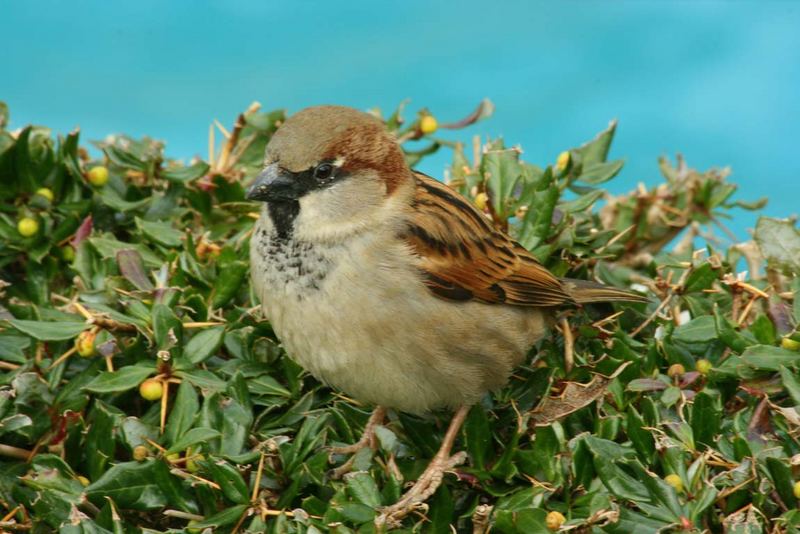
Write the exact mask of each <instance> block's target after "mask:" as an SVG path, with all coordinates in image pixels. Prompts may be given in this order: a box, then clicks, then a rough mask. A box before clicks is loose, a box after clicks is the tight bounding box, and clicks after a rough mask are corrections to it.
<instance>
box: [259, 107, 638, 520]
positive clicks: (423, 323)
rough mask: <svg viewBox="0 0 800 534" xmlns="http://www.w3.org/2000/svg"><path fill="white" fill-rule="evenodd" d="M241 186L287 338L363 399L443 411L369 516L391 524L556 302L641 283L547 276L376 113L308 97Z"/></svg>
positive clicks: (624, 296) (273, 317)
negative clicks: (410, 481)
mask: <svg viewBox="0 0 800 534" xmlns="http://www.w3.org/2000/svg"><path fill="white" fill-rule="evenodd" d="M247 198H248V199H251V200H258V201H262V202H264V204H263V206H262V208H261V216H260V218H259V220H258V222H257V224H256V226H255V228H254V232H253V236H252V240H251V245H250V259H251V266H252V280H253V285H254V287H255V290H256V294H257V295H259V297H260V298H261V302H262V306H263V309H264V313H265V315H266V316H267V318H268V319H269V320H270V322H271V324H272V326H273V328H274V330H275V333H276V334H277V335H278V337H279V338H280V340H281V342H282V343H283V345H284V347H285V349H286V352H287V353H288V354H289V356H291V357H292V358H293V359H295V360H296V361H297V362H298V363H299V364H300V365H302V366H303V367H304V368H305V369H306V370H307V371H308V372H309V373H311V374H312V375H313V376H315V377H316V378H318V379H319V380H321V381H322V382H324V383H326V384H328V385H330V386H331V387H333V388H335V389H338V390H341V391H343V392H345V393H346V394H348V395H350V396H352V397H353V398H355V399H358V400H360V401H363V402H365V403H370V404H373V405H375V406H377V407H378V408H376V410H375V412H374V413H373V416H372V417H371V418H370V422H369V423H368V425H367V428H366V429H365V437H364V438H362V439H361V440H360V441H359V442H358V443H357V444H356V445H354V446H353V447H349V448H344V449H342V451H343V452H352V451H354V450H356V449H357V448H358V447H362V446H365V445H367V444H368V443H369V442H370V439H371V438H370V436H369V433H370V432H371V431H372V429H373V428H374V426H375V425H377V424H380V423H381V421H382V420H383V417H384V415H385V409H386V408H391V409H395V410H401V411H405V412H411V413H425V412H429V411H431V410H436V409H440V408H445V409H453V410H455V411H456V413H455V416H454V418H453V420H452V422H451V424H450V427H449V428H448V430H447V433H446V435H445V439H444V442H443V443H442V447H441V449H440V450H439V452H438V453H437V454H436V456H435V457H434V459H433V460H432V461H431V464H430V465H429V467H428V468H427V469H426V470H425V472H424V473H423V474H422V476H421V477H420V478H419V479H418V480H417V482H416V484H415V485H414V486H413V487H412V488H411V489H410V490H409V491H408V492H407V493H406V494H405V495H404V496H403V497H402V498H401V499H400V501H398V502H397V503H395V504H394V505H392V506H389V507H388V508H385V509H384V510H383V511H382V514H381V515H380V516H379V518H378V522H379V523H381V522H383V523H396V522H397V521H398V520H399V519H401V518H402V517H404V516H405V515H406V514H407V513H409V511H411V510H413V509H414V508H415V507H417V506H419V504H420V503H421V502H423V501H424V500H425V499H426V498H427V497H428V496H430V495H431V494H433V492H434V491H435V490H436V488H437V487H438V486H439V484H440V483H441V480H442V476H443V473H444V471H445V470H447V469H450V468H452V467H453V466H454V465H457V464H458V463H461V462H463V461H464V459H465V455H464V454H463V453H460V454H456V455H454V456H451V454H450V451H451V449H452V446H453V442H454V440H455V438H456V435H457V433H458V431H459V428H460V426H461V424H462V422H463V421H464V418H465V417H466V414H467V412H468V410H469V407H470V406H471V405H472V404H474V403H475V402H477V401H478V400H479V399H480V398H481V396H482V395H484V394H485V393H486V392H487V391H490V390H493V389H496V388H500V387H501V386H503V385H504V384H505V383H506V381H507V380H508V377H509V375H510V374H511V371H512V370H513V369H514V367H515V366H517V365H518V364H520V363H522V361H523V360H524V358H525V356H526V354H527V353H528V351H529V349H530V348H531V346H532V345H533V344H534V343H535V342H536V341H537V340H539V339H540V338H541V337H542V336H543V335H544V333H545V331H546V329H547V327H548V325H549V323H550V322H551V319H552V317H553V314H554V311H555V310H556V309H557V307H559V306H563V305H570V304H576V303H579V304H580V303H587V302H595V301H610V300H643V299H642V297H640V296H639V295H635V294H633V293H630V292H627V291H623V290H619V289H615V288H611V287H606V286H603V285H601V284H596V283H593V282H586V281H577V280H568V279H559V278H557V277H556V276H554V275H553V274H551V273H550V272H549V271H548V270H547V269H546V268H545V267H543V266H542V265H541V264H540V263H539V262H538V261H537V260H536V259H535V258H534V257H533V256H532V255H531V254H530V253H529V252H528V251H527V250H526V249H525V248H523V247H522V246H521V245H519V244H518V243H516V242H514V240H512V239H511V238H510V237H509V236H508V235H506V234H504V233H502V232H500V231H498V230H497V229H495V228H494V227H493V226H492V225H491V223H490V222H489V221H488V220H487V219H486V217H485V216H484V215H483V214H482V213H480V212H479V211H478V210H477V209H476V208H474V207H473V206H472V204H471V203H470V202H469V201H468V200H466V199H465V198H464V197H462V196H461V195H460V194H458V193H457V192H455V191H453V190H452V189H450V188H449V187H447V186H446V185H444V184H442V183H440V182H438V181H436V180H434V179H432V178H430V177H428V176H425V175H424V174H421V173H419V172H416V171H413V170H412V169H410V168H409V167H408V165H407V164H406V160H405V157H404V154H403V151H402V150H401V148H400V146H399V145H398V143H397V141H396V140H395V138H394V137H393V136H392V134H391V133H389V132H388V131H387V130H386V128H385V126H384V124H383V123H382V122H381V121H380V120H378V119H376V118H375V117H373V116H371V115H368V114H366V113H362V112H359V111H356V110H354V109H350V108H346V107H339V106H320V107H312V108H308V109H305V110H303V111H301V112H299V113H297V114H295V115H294V116H292V117H291V118H289V119H288V120H287V121H286V122H285V123H284V124H283V125H282V126H280V128H278V130H277V131H276V132H275V134H274V136H273V137H272V139H271V140H270V142H269V145H268V146H267V149H266V157H265V161H264V170H263V172H261V174H260V175H259V176H258V177H257V178H256V180H255V182H254V183H253V185H252V186H251V187H250V189H249V190H248V193H247Z"/></svg>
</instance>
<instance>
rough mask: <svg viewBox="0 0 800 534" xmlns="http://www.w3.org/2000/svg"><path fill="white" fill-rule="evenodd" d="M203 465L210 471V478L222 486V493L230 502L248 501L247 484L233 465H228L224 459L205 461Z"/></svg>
mask: <svg viewBox="0 0 800 534" xmlns="http://www.w3.org/2000/svg"><path fill="white" fill-rule="evenodd" d="M203 465H204V466H206V468H207V469H208V470H209V472H210V473H211V478H213V479H214V481H215V482H216V483H217V484H219V486H220V488H222V493H224V494H225V497H227V498H228V499H229V500H230V501H231V502H234V503H236V504H247V503H248V502H250V495H249V493H248V491H247V484H245V481H244V479H243V478H242V475H241V473H239V471H237V470H236V468H235V467H233V466H231V465H229V464H228V463H227V462H225V461H224V460H217V461H211V460H209V461H206V462H203Z"/></svg>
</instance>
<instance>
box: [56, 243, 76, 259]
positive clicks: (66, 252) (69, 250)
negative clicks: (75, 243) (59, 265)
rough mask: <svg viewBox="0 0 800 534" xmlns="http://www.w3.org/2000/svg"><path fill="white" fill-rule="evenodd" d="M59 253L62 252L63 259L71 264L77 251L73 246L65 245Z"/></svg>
mask: <svg viewBox="0 0 800 534" xmlns="http://www.w3.org/2000/svg"><path fill="white" fill-rule="evenodd" d="M59 252H61V259H63V260H64V261H67V262H71V261H72V260H74V259H75V249H74V248H73V247H72V245H64V246H63V247H61V248H60V249H59Z"/></svg>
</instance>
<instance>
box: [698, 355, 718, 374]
mask: <svg viewBox="0 0 800 534" xmlns="http://www.w3.org/2000/svg"><path fill="white" fill-rule="evenodd" d="M712 367H714V366H713V365H711V362H710V361H708V360H706V359H705V358H703V359H701V360H697V363H695V364H694V368H695V370H696V371H697V372H698V373H700V374H701V375H707V374H708V373H709V372H711V368H712Z"/></svg>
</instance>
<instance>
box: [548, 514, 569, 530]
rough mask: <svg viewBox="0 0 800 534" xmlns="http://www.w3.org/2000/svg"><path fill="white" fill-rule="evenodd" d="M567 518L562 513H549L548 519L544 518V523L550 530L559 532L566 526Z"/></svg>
mask: <svg viewBox="0 0 800 534" xmlns="http://www.w3.org/2000/svg"><path fill="white" fill-rule="evenodd" d="M566 520H567V518H566V517H564V514H562V513H561V512H555V511H553V512H548V513H547V517H545V518H544V523H545V525H547V528H549V529H550V530H558V529H560V528H561V525H563V524H564V521H566Z"/></svg>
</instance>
